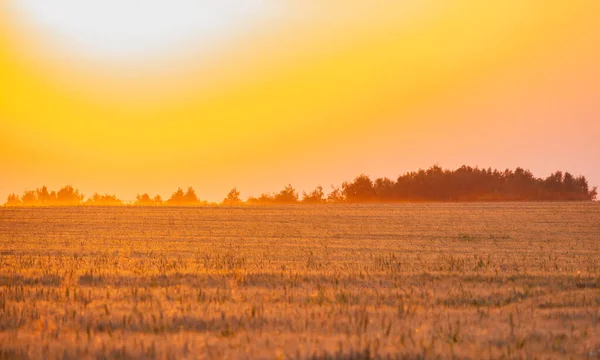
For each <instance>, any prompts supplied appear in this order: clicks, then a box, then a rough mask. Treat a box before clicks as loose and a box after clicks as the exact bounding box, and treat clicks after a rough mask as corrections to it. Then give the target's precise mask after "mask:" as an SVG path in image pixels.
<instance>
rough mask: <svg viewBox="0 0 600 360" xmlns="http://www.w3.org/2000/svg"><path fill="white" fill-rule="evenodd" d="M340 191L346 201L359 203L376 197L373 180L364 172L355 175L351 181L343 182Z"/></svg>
mask: <svg viewBox="0 0 600 360" xmlns="http://www.w3.org/2000/svg"><path fill="white" fill-rule="evenodd" d="M342 192H343V193H344V197H345V198H346V201H348V202H353V203H361V202H370V201H373V200H375V199H376V194H375V189H374V188H373V181H371V179H370V178H369V177H368V176H367V175H365V174H361V175H359V176H357V177H356V178H355V179H354V181H352V182H351V183H349V182H344V183H343V184H342Z"/></svg>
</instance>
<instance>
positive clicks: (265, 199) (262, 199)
mask: <svg viewBox="0 0 600 360" xmlns="http://www.w3.org/2000/svg"><path fill="white" fill-rule="evenodd" d="M273 202H275V198H274V196H273V195H271V194H267V193H262V194H261V195H260V196H259V197H258V199H257V203H258V204H272V203H273Z"/></svg>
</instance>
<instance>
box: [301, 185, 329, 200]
mask: <svg viewBox="0 0 600 360" xmlns="http://www.w3.org/2000/svg"><path fill="white" fill-rule="evenodd" d="M326 201H327V199H326V198H325V193H323V187H322V186H321V185H319V186H317V187H316V188H315V189H314V190H313V191H312V192H311V193H310V194H307V193H306V192H304V191H303V192H302V203H303V204H323V203H325V202H326Z"/></svg>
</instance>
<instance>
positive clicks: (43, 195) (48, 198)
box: [35, 186, 57, 205]
mask: <svg viewBox="0 0 600 360" xmlns="http://www.w3.org/2000/svg"><path fill="white" fill-rule="evenodd" d="M35 193H36V197H37V199H38V204H39V205H53V204H55V203H56V202H57V195H56V192H54V191H52V192H50V191H48V188H47V187H46V186H42V187H41V188H39V189H36V190H35Z"/></svg>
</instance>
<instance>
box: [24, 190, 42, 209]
mask: <svg viewBox="0 0 600 360" xmlns="http://www.w3.org/2000/svg"><path fill="white" fill-rule="evenodd" d="M21 202H22V203H23V205H25V206H36V205H39V202H38V198H37V195H36V194H35V191H33V190H26V191H25V192H23V195H22V196H21Z"/></svg>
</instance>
